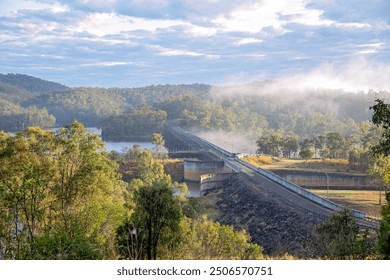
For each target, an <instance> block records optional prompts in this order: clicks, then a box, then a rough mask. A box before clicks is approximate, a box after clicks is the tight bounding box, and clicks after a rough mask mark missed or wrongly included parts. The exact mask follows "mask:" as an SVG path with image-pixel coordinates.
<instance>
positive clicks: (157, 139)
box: [151, 133, 165, 153]
mask: <svg viewBox="0 0 390 280" xmlns="http://www.w3.org/2000/svg"><path fill="white" fill-rule="evenodd" d="M151 140H152V143H153V144H154V145H155V146H156V152H157V153H160V151H161V150H162V147H163V146H164V144H165V140H164V138H163V136H162V135H161V134H160V133H153V134H152V137H151Z"/></svg>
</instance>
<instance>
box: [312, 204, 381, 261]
mask: <svg viewBox="0 0 390 280" xmlns="http://www.w3.org/2000/svg"><path fill="white" fill-rule="evenodd" d="M316 233H317V244H316V245H317V246H316V247H317V249H318V250H319V252H321V253H322V255H323V256H324V257H326V258H330V259H342V260H345V259H364V258H366V257H367V256H369V255H370V254H372V248H373V247H374V246H371V245H370V244H369V242H370V241H369V240H368V237H367V234H365V235H363V236H361V235H360V234H359V227H358V225H357V223H356V220H355V218H354V217H352V216H351V215H350V213H349V211H348V210H344V211H343V212H341V213H334V214H333V215H332V217H331V218H330V219H329V220H328V221H327V222H325V223H324V224H322V225H320V226H318V227H317V228H316Z"/></svg>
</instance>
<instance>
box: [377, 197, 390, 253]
mask: <svg viewBox="0 0 390 280" xmlns="http://www.w3.org/2000/svg"><path fill="white" fill-rule="evenodd" d="M386 200H387V206H385V207H383V208H382V217H383V219H382V222H381V225H380V228H379V242H378V244H379V252H380V253H381V254H382V256H383V258H384V259H385V260H389V259H390V207H389V205H390V193H387V194H386Z"/></svg>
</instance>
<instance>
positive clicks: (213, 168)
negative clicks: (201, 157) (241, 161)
mask: <svg viewBox="0 0 390 280" xmlns="http://www.w3.org/2000/svg"><path fill="white" fill-rule="evenodd" d="M224 171H225V163H224V162H223V161H197V160H185V161H184V180H186V181H190V182H200V176H201V175H204V174H210V173H222V172H224Z"/></svg>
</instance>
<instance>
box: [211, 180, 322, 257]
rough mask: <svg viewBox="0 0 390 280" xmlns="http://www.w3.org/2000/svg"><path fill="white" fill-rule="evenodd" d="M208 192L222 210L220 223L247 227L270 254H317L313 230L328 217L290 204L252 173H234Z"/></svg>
mask: <svg viewBox="0 0 390 280" xmlns="http://www.w3.org/2000/svg"><path fill="white" fill-rule="evenodd" d="M204 195H205V196H215V197H214V198H215V200H216V201H217V203H216V208H217V209H218V211H219V212H220V213H221V215H220V216H219V217H218V218H217V221H218V222H220V223H222V224H228V225H232V226H234V227H235V228H237V229H245V230H247V231H248V232H249V234H250V235H251V237H252V241H253V242H255V243H258V244H260V245H261V246H263V248H264V252H265V253H266V254H271V255H282V254H285V253H288V254H290V255H294V256H296V257H299V258H310V257H315V256H316V253H315V251H314V250H313V246H312V245H313V242H314V234H313V231H314V227H315V225H317V224H319V223H321V222H323V221H324V218H322V217H318V216H316V215H314V214H312V213H308V212H306V211H304V210H301V209H296V208H295V207H292V206H290V205H288V204H287V202H286V201H285V200H284V199H283V198H281V197H279V196H278V195H276V194H274V193H272V192H271V191H270V190H269V189H267V188H266V187H264V186H261V185H259V184H258V183H255V182H254V181H253V180H251V178H250V177H249V176H247V175H245V174H242V173H235V174H232V176H231V177H230V178H228V179H225V180H223V181H221V182H219V183H216V185H215V187H213V188H212V189H210V190H208V191H206V192H205V193H204Z"/></svg>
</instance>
